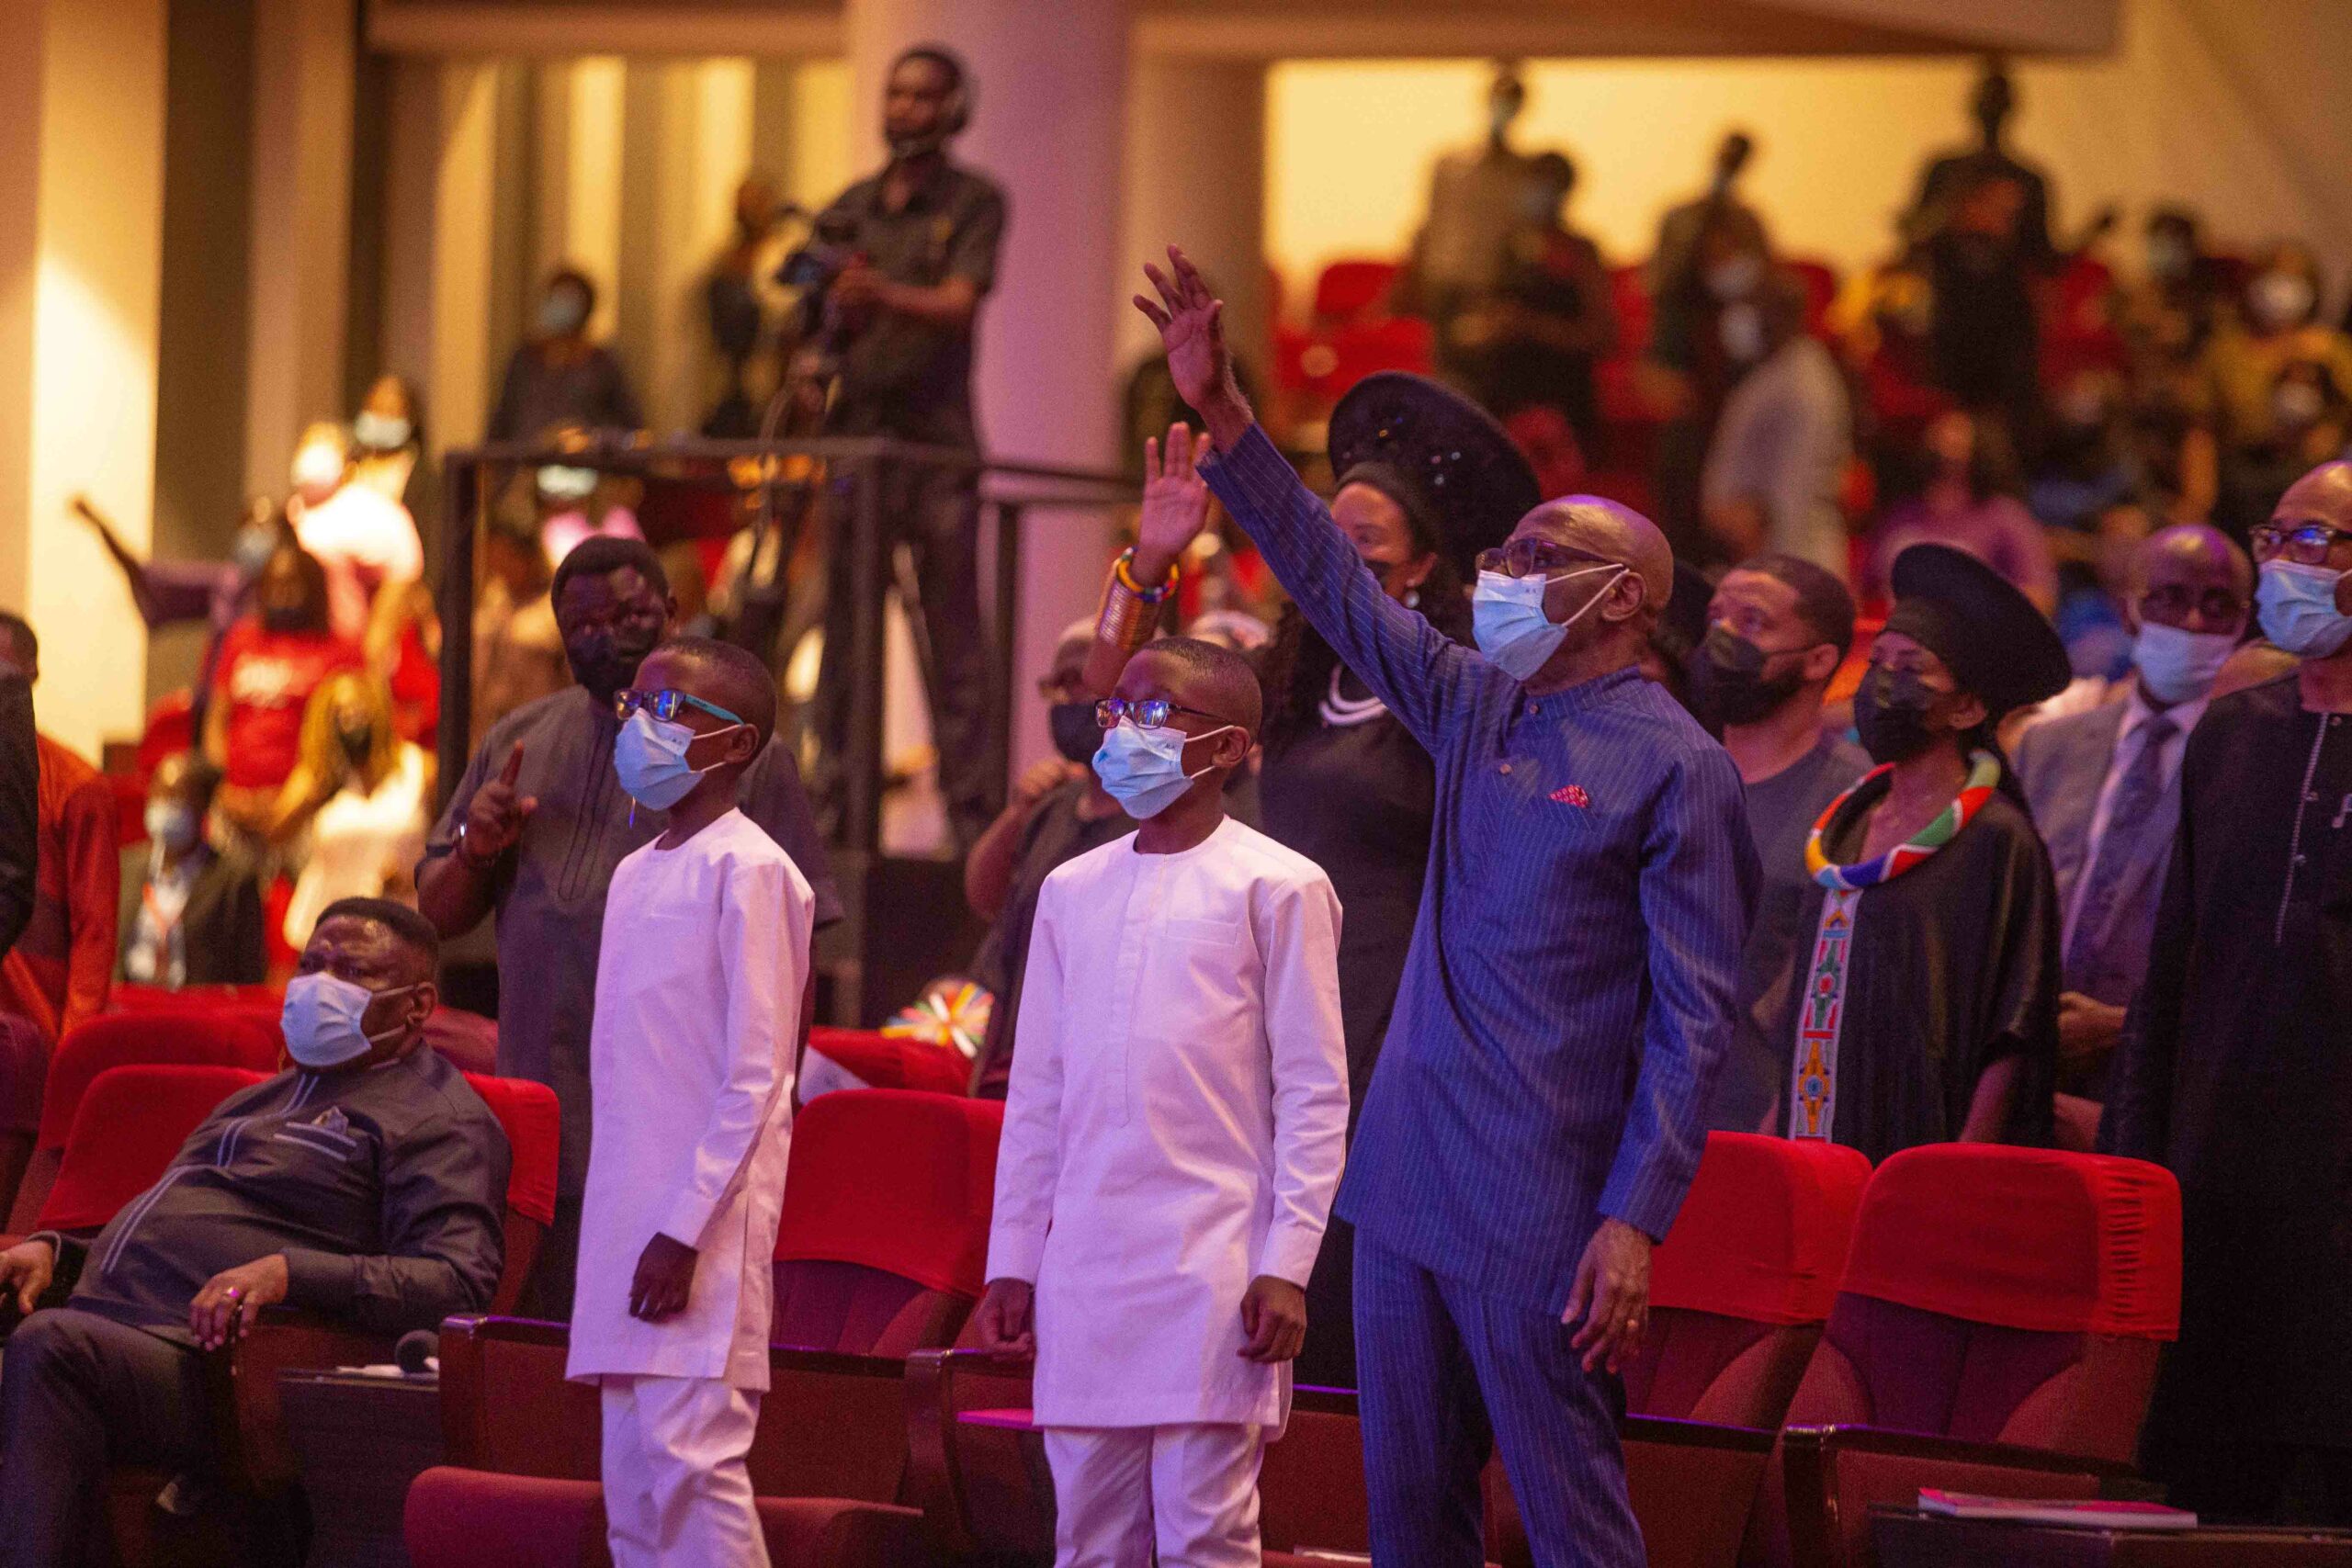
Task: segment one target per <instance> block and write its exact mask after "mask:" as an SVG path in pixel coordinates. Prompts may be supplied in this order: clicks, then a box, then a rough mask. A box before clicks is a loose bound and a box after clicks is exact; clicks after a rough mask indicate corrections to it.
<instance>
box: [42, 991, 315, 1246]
mask: <svg viewBox="0 0 2352 1568" xmlns="http://www.w3.org/2000/svg"><path fill="white" fill-rule="evenodd" d="M283 1048H284V1047H283V1043H281V1041H280V1040H279V1038H278V1035H277V1028H276V1025H275V1023H274V1021H272V1022H269V1023H265V1022H263V1021H260V1020H258V1019H256V1018H254V1017H253V1016H252V1015H251V1014H250V1013H248V1012H246V1011H244V1010H193V1009H191V1010H185V1011H182V1010H165V1011H156V1012H143V1013H138V1012H132V1013H106V1014H103V1015H101V1016H99V1017H97V1018H94V1019H92V1020H90V1021H88V1022H87V1023H85V1024H82V1025H81V1026H80V1027H78V1028H76V1029H75V1030H74V1032H72V1033H70V1034H68V1035H66V1037H65V1038H64V1039H63V1040H62V1041H60V1042H58V1045H57V1051H56V1054H55V1055H53V1056H51V1058H50V1063H49V1075H48V1082H47V1084H46V1085H45V1086H44V1087H43V1089H42V1090H41V1108H40V1111H41V1114H40V1131H39V1132H38V1133H37V1134H35V1135H34V1138H33V1149H32V1155H31V1157H30V1158H29V1159H28V1161H27V1163H26V1166H25V1175H24V1179H23V1181H22V1182H21V1183H19V1185H18V1186H17V1195H16V1201H15V1202H14V1204H13V1205H12V1206H11V1208H10V1212H9V1223H8V1229H9V1230H10V1231H12V1232H18V1233H21V1232H24V1231H28V1230H30V1229H32V1228H33V1225H34V1222H35V1219H36V1218H37V1216H39V1214H40V1212H41V1206H42V1205H43V1204H44V1203H45V1202H46V1201H48V1198H49V1190H50V1187H51V1184H52V1183H54V1182H55V1181H56V1179H57V1171H58V1163H59V1161H60V1159H61V1158H62V1156H63V1153H64V1149H65V1138H66V1134H67V1133H68V1132H70V1131H71V1130H72V1128H73V1126H74V1116H75V1114H76V1113H77V1112H78V1111H80V1110H81V1106H82V1097H83V1095H84V1094H85V1092H87V1090H88V1089H89V1087H90V1084H91V1083H92V1081H93V1080H95V1079H96V1077H97V1076H98V1075H99V1074H100V1073H103V1072H105V1071H106V1070H107V1068H109V1067H120V1066H220V1067H242V1068H243V1069H245V1070H246V1071H248V1072H259V1073H266V1072H270V1071H273V1070H275V1068H276V1067H277V1059H278V1054H279V1052H280V1051H281V1050H282V1049H283ZM216 1098H217V1097H216ZM207 1109H209V1107H208V1108H207ZM189 1125H190V1126H191V1127H193V1126H194V1125H195V1123H194V1122H191V1123H189ZM167 1157H168V1156H167ZM155 1169H156V1171H157V1172H160V1171H161V1170H162V1169H163V1165H162V1164H161V1163H160V1162H159V1163H158V1164H157V1166H156V1167H155ZM149 1179H150V1180H153V1175H151V1176H150V1177H149Z"/></svg>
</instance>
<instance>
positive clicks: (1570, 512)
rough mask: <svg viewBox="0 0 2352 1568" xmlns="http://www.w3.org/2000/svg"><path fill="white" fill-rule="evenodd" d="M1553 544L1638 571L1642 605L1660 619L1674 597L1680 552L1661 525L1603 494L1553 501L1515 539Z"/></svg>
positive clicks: (1522, 525)
mask: <svg viewBox="0 0 2352 1568" xmlns="http://www.w3.org/2000/svg"><path fill="white" fill-rule="evenodd" d="M1522 536H1532V537H1535V538H1539V539H1549V540H1551V541H1552V542H1553V543H1554V544H1556V545H1565V546H1566V547H1568V548H1570V549H1574V550H1582V551H1583V552H1585V553H1586V554H1587V555H1590V556H1597V557H1599V558H1600V559H1602V560H1606V561H1615V562H1617V563H1618V564H1620V565H1622V566H1625V567H1629V568H1631V569H1632V575H1633V576H1634V577H1636V578H1639V579H1640V580H1641V583H1642V606H1643V610H1644V612H1645V615H1646V617H1647V618H1648V619H1650V620H1655V619H1656V618H1657V615H1659V614H1660V613H1661V612H1663V611H1664V610H1665V609H1666V602H1667V601H1668V599H1669V598H1671V597H1673V594H1674V550H1673V547H1671V546H1669V545H1668V544H1667V542H1666V536H1665V535H1664V534H1662V533H1660V532H1658V527H1657V524H1655V523H1653V522H1651V521H1650V520H1649V519H1648V518H1646V517H1645V516H1643V515H1642V514H1641V513H1638V512H1636V511H1634V509H1633V508H1632V507H1630V506H1625V505H1623V504H1621V503H1619V502H1614V501H1611V500H1609V499H1608V498H1606V497H1605V496H1598V495H1566V496H1562V497H1561V498H1560V499H1559V500H1557V501H1547V502H1544V504H1543V505H1541V506H1539V507H1537V508H1536V509H1535V510H1534V511H1532V512H1531V513H1528V514H1527V515H1526V516H1524V517H1522V518H1521V519H1520V520H1519V526H1518V527H1516V528H1514V529H1512V530H1511V537H1512V538H1514V539H1516V538H1520V537H1522Z"/></svg>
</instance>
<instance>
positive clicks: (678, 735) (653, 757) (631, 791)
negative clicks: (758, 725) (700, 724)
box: [613, 708, 741, 811]
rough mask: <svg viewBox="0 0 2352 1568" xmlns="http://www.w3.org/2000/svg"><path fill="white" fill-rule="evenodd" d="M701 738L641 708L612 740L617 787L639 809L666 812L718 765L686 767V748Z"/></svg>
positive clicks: (630, 716) (730, 726)
mask: <svg viewBox="0 0 2352 1568" xmlns="http://www.w3.org/2000/svg"><path fill="white" fill-rule="evenodd" d="M727 728H728V729H734V728H741V727H740V726H736V725H729V726H728V727H727ZM710 733H711V734H713V735H724V734H726V733H727V730H726V729H714V730H712V731H710ZM700 739H704V738H703V737H702V736H701V735H698V734H696V733H695V731H693V730H692V729H689V728H686V727H685V726H684V725H683V724H680V723H678V722H677V721H676V720H675V719H671V720H667V721H664V720H662V719H658V718H656V717H654V716H652V715H651V714H650V713H648V712H646V711H645V710H644V709H643V708H639V709H638V710H637V711H636V712H635V713H633V714H631V715H629V716H628V723H626V724H624V725H622V726H621V732H620V733H619V734H618V735H616V736H615V737H613V768H614V771H615V772H616V773H619V774H620V776H621V788H622V789H624V790H626V791H627V792H628V797H629V798H630V799H631V800H634V801H635V802H637V803H638V804H639V806H643V807H650V808H651V809H653V810H655V811H667V810H669V809H670V807H673V806H675V805H677V804H678V802H680V801H682V800H684V799H685V798H686V795H687V794H688V792H690V791H691V790H692V789H693V788H694V787H695V780H697V779H699V778H701V777H702V776H703V774H705V773H708V772H710V768H715V767H717V766H718V763H716V762H713V763H712V764H710V768H696V767H693V766H690V765H688V763H687V761H686V749H687V748H688V747H690V746H692V745H693V744H694V743H695V741H697V740H700Z"/></svg>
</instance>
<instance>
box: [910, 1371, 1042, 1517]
mask: <svg viewBox="0 0 2352 1568" xmlns="http://www.w3.org/2000/svg"><path fill="white" fill-rule="evenodd" d="M1033 1367H1034V1363H1033V1362H1032V1361H1031V1359H1029V1358H1028V1357H1025V1356H1008V1355H1003V1354H1000V1353H998V1352H995V1351H989V1350H918V1351H916V1352H915V1353H914V1354H913V1355H911V1356H910V1357H908V1358H907V1371H906V1389H907V1450H908V1472H907V1490H908V1500H909V1501H910V1502H911V1503H912V1504H913V1505H914V1506H917V1507H919V1508H921V1509H922V1519H923V1534H924V1536H925V1538H926V1539H927V1540H929V1541H930V1542H931V1545H932V1548H933V1551H936V1552H937V1553H939V1554H940V1556H941V1558H942V1559H943V1560H944V1561H948V1562H956V1561H961V1560H963V1559H965V1558H967V1557H971V1556H974V1555H977V1554H979V1553H982V1552H989V1551H999V1552H1002V1551H1011V1552H1014V1553H1016V1554H1020V1555H1035V1556H1037V1557H1039V1559H1040V1560H1041V1561H1050V1560H1051V1558H1052V1555H1053V1506H1052V1494H1051V1493H1050V1492H1048V1493H1047V1494H1046V1497H1045V1499H1044V1500H1043V1501H1044V1517H1043V1529H1042V1533H1040V1531H1039V1529H1038V1521H1037V1520H1036V1518H1035V1510H1034V1509H1029V1510H1018V1509H1016V1510H1014V1512H1015V1514H1016V1516H1017V1515H1018V1514H1021V1513H1028V1514H1029V1515H1030V1516H1031V1517H1028V1518H1025V1519H1022V1518H1018V1517H1016V1518H1015V1519H1014V1520H1012V1521H997V1520H992V1519H988V1518H982V1517H978V1514H977V1513H976V1510H975V1508H974V1501H975V1493H977V1494H978V1495H979V1497H980V1498H981V1499H983V1500H986V1501H989V1502H994V1501H998V1500H1000V1499H1003V1498H1004V1497H1005V1495H1006V1493H1007V1492H1008V1490H1009V1488H1008V1485H1007V1483H1008V1482H1010V1483H1016V1484H1015V1485H1014V1486H1012V1488H1010V1490H1012V1491H1015V1492H1017V1491H1018V1490H1020V1489H1021V1488H1020V1487H1019V1485H1018V1484H1017V1483H1020V1482H1022V1481H1023V1479H1024V1476H1023V1475H1022V1474H1012V1475H1008V1474H1006V1473H1004V1467H1003V1466H1001V1465H993V1466H983V1467H982V1469H981V1472H979V1473H978V1474H973V1475H967V1460H969V1459H970V1458H971V1457H972V1455H971V1451H970V1445H969V1443H968V1442H967V1440H966V1439H965V1434H964V1432H963V1430H962V1428H961V1427H960V1426H959V1424H958V1417H959V1416H962V1415H963V1414H964V1413H965V1412H966V1411H970V1410H985V1409H993V1408H1001V1407H1003V1406H1006V1405H1022V1404H1028V1403H1029V1381H1030V1375H1031V1372H1032V1371H1033ZM1008 1438H1010V1439H1011V1440H1013V1441H1018V1440H1019V1438H1018V1437H1017V1436H1015V1435H1012V1434H1008ZM1008 1523H1010V1524H1011V1528H1010V1529H1007V1524H1008Z"/></svg>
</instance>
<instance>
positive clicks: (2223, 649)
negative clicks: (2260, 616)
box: [2131, 621, 2238, 703]
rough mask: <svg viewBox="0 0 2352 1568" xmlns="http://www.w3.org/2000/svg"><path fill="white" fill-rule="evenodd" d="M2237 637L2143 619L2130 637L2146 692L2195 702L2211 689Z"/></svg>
mask: <svg viewBox="0 0 2352 1568" xmlns="http://www.w3.org/2000/svg"><path fill="white" fill-rule="evenodd" d="M2237 646H2238V639H2237V638H2236V637H2233V636H2232V635H2231V634H2230V633H2228V632H2185V631H2183V630H2181V629H2180V628H2179V627H2178V626H2165V624H2164V623H2163V622H2161V621H2143V622H2142V623H2141V626H2140V635H2139V636H2138V637H2135V638H2133V639H2132V643H2131V662H2132V663H2133V664H2135V665H2137V666H2139V670H2140V680H2141V682H2143V684H2145V685H2146V687H2147V688H2148V694H2149V695H2151V696H2153V697H2154V698H2155V699H2156V701H2158V702H2160V703H2187V702H2194V701H2196V700H2197V699H2198V698H2199V697H2201V696H2203V695H2204V694H2206V693H2208V692H2210V691H2211V690H2212V689H2213V678H2214V677H2215V676H2217V675H2219V674H2220V673H2221V672H2222V665H2224V664H2226V663H2228V662H2229V659H2230V655H2231V654H2232V653H2233V652H2235V651H2236V649H2237Z"/></svg>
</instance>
